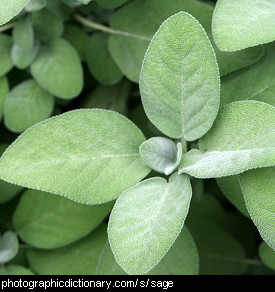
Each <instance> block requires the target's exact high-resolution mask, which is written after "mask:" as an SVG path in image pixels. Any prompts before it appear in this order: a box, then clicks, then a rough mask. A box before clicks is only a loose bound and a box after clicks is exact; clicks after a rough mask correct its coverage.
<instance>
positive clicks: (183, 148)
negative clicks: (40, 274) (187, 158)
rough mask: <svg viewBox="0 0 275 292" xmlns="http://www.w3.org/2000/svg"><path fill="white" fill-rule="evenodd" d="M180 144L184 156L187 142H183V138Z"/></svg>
mask: <svg viewBox="0 0 275 292" xmlns="http://www.w3.org/2000/svg"><path fill="white" fill-rule="evenodd" d="M181 144H182V154H184V153H186V152H187V151H188V149H187V142H186V141H185V139H184V137H182V138H181Z"/></svg>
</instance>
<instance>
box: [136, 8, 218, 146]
mask: <svg viewBox="0 0 275 292" xmlns="http://www.w3.org/2000/svg"><path fill="white" fill-rule="evenodd" d="M202 56H203V58H202ZM140 93H141V97H142V102H143V106H144V109H145V112H146V114H147V116H148V118H149V119H150V120H151V122H152V123H153V124H154V125H155V126H156V127H157V128H158V129H159V130H160V131H162V132H163V133H164V134H166V135H167V136H169V137H171V138H180V137H184V139H185V140H187V141H193V140H196V139H198V138H200V137H201V136H202V135H204V134H205V133H206V132H207V131H208V130H209V129H210V128H211V126H212V124H213V122H214V120H215V118H216V115H217V113H218V109H219V94H220V78H219V70H218V64H217V60H216V57H215V53H214V50H213V48H212V45H211V43H210V41H209V39H208V37H207V35H206V33H205V30H204V29H203V27H202V26H201V25H200V24H199V23H198V21H197V20H196V19H195V18H194V17H192V16H191V15H190V14H188V13H184V12H180V13H178V14H175V15H173V16H171V17H170V18H168V19H167V20H166V21H164V22H163V24H162V25H161V27H160V28H159V30H158V31H157V32H156V34H155V35H154V37H153V39H152V41H151V43H150V45H149V47H148V50H147V52H146V54H145V57H144V60H143V65H142V69H141V74H140Z"/></svg>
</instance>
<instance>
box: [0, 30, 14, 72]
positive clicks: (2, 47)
mask: <svg viewBox="0 0 275 292" xmlns="http://www.w3.org/2000/svg"><path fill="white" fill-rule="evenodd" d="M11 47H12V40H11V37H10V36H8V35H6V34H0V64H1V66H0V77H1V76H3V75H5V74H6V73H8V72H9V71H10V70H11V69H12V66H13V64H12V61H11V57H10V50H11Z"/></svg>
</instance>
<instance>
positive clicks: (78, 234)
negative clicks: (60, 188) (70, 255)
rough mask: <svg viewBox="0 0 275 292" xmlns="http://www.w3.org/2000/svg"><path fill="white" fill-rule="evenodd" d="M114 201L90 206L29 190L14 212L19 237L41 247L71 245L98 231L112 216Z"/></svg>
mask: <svg viewBox="0 0 275 292" xmlns="http://www.w3.org/2000/svg"><path fill="white" fill-rule="evenodd" d="M112 207H113V202H109V203H106V204H101V205H95V206H87V205H83V204H78V203H75V202H73V201H72V200H68V199H66V198H64V197H60V196H56V195H53V194H49V193H44V192H41V191H37V190H27V191H25V192H24V193H23V195H22V196H21V198H20V201H19V203H18V204H17V206H16V209H15V211H14V213H13V225H14V228H15V230H16V231H17V234H18V235H19V237H20V238H21V239H22V240H23V241H24V242H27V243H28V244H30V245H31V246H35V247H37V248H45V249H50V248H57V247H61V246H65V245H68V244H70V243H72V242H74V241H76V240H78V239H80V238H82V237H84V236H86V235H88V234H89V233H90V232H91V231H92V230H93V229H95V228H96V227H97V226H99V224H100V223H101V222H102V221H103V219H104V218H105V217H106V216H107V215H108V213H109V212H110V211H111V209H112Z"/></svg>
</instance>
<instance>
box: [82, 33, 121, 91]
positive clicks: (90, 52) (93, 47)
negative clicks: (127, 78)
mask: <svg viewBox="0 0 275 292" xmlns="http://www.w3.org/2000/svg"><path fill="white" fill-rule="evenodd" d="M108 38H109V36H108V35H107V34H104V33H95V34H93V35H92V36H90V37H89V39H88V41H87V46H86V50H85V56H86V57H85V59H86V61H87V64H88V68H89V70H90V72H91V74H92V75H93V76H94V78H95V79H96V80H97V81H98V82H100V83H102V84H105V85H113V84H116V83H118V82H119V81H120V80H121V78H122V73H121V71H120V70H119V68H118V67H117V65H116V63H115V62H114V61H113V59H112V57H111V55H110V53H109V50H108Z"/></svg>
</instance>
